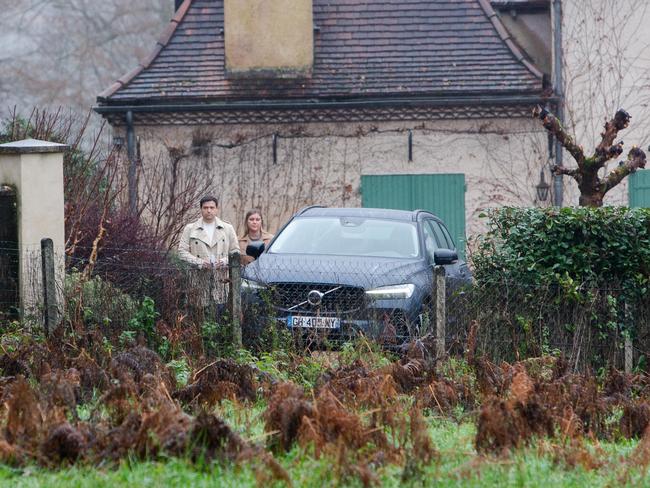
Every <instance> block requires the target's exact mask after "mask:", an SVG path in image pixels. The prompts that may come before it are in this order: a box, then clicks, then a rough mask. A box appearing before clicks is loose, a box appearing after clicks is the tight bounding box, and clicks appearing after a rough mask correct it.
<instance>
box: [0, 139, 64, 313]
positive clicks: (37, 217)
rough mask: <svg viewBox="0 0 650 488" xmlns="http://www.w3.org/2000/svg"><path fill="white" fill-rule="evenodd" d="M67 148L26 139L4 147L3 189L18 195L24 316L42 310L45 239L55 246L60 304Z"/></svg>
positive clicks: (0, 153)
mask: <svg viewBox="0 0 650 488" xmlns="http://www.w3.org/2000/svg"><path fill="white" fill-rule="evenodd" d="M66 149H67V146H66V145H65V144H56V143H53V142H46V141H39V140H36V139H26V140H23V141H17V142H10V143H7V144H0V185H8V186H11V187H12V188H13V189H14V190H15V192H16V204H17V217H18V218H17V220H18V222H17V224H18V232H17V235H18V249H19V277H18V281H19V294H20V307H21V311H22V314H23V316H24V317H29V316H31V315H33V314H36V313H38V312H40V311H41V310H42V307H41V306H42V302H43V299H42V297H43V283H42V276H41V274H42V273H41V252H40V249H41V244H40V243H41V239H43V238H45V237H49V238H51V239H52V241H53V243H54V252H55V274H56V281H57V283H58V286H57V303H58V305H59V306H58V308H59V310H62V307H61V305H62V292H63V287H62V283H63V278H64V265H65V260H64V245H65V224H64V203H63V152H64V151H65V150H66Z"/></svg>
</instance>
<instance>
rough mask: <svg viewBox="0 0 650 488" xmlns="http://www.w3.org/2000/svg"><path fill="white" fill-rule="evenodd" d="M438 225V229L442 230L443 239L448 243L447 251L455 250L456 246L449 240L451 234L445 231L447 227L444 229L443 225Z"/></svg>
mask: <svg viewBox="0 0 650 488" xmlns="http://www.w3.org/2000/svg"><path fill="white" fill-rule="evenodd" d="M438 225H440V228H441V229H442V233H443V234H444V235H445V238H446V239H447V242H448V243H449V249H456V245H455V244H454V240H453V239H452V238H451V234H450V233H449V231H448V230H447V227H445V225H444V224H438Z"/></svg>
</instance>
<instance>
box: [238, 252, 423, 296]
mask: <svg viewBox="0 0 650 488" xmlns="http://www.w3.org/2000/svg"><path fill="white" fill-rule="evenodd" d="M427 266H428V265H427V263H426V262H425V261H424V260H422V259H393V258H379V257H365V256H311V255H304V254H272V253H263V254H262V255H261V256H260V257H259V258H258V259H257V260H256V261H254V262H253V263H251V264H249V265H248V266H246V268H245V269H244V272H243V277H244V278H246V279H249V280H254V281H258V282H262V283H327V284H340V285H350V286H361V287H363V288H365V289H371V288H375V287H378V286H385V285H394V284H399V283H408V282H409V280H410V279H411V277H412V276H413V275H414V274H415V273H418V272H421V271H423V270H424V269H425V268H426V267H427Z"/></svg>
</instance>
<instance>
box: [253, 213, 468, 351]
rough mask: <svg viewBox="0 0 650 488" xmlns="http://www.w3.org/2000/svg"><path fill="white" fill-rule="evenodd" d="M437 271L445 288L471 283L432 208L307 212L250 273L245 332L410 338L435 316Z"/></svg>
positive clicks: (297, 216) (282, 233) (297, 217)
mask: <svg viewBox="0 0 650 488" xmlns="http://www.w3.org/2000/svg"><path fill="white" fill-rule="evenodd" d="M251 252H254V250H253V249H250V250H249V253H251ZM435 265H442V266H444V268H445V274H446V281H447V290H448V292H453V290H457V289H458V288H459V287H461V286H463V285H466V284H468V283H470V282H471V274H470V272H469V270H468V268H467V265H466V263H465V262H464V261H462V260H460V259H459V258H458V254H457V251H456V247H455V244H454V241H453V239H452V238H451V235H450V233H449V231H448V230H447V227H446V226H445V224H444V223H443V222H442V221H441V220H440V219H439V218H438V217H436V216H435V215H433V214H432V213H430V212H427V211H424V210H415V211H402V210H387V209H370V208H326V207H316V206H314V207H308V208H305V209H303V210H301V211H299V212H298V213H297V214H295V215H294V216H293V217H292V218H291V220H290V221H289V222H287V223H286V224H285V225H284V227H283V228H282V229H281V230H280V231H279V232H278V233H277V235H276V236H275V238H274V239H273V241H272V242H271V243H270V244H269V246H268V248H267V249H264V250H263V252H261V254H259V256H258V258H257V259H256V260H255V261H254V262H253V263H251V264H249V265H248V266H246V267H245V269H244V271H243V275H242V277H243V280H242V301H243V306H244V310H245V320H244V327H248V328H249V332H250V330H251V329H252V331H259V329H260V327H261V326H262V325H261V324H263V323H267V324H268V323H269V322H271V323H275V324H279V325H281V326H282V327H288V328H289V329H292V330H293V331H294V332H304V333H308V332H314V331H317V332H320V333H325V334H326V335H328V336H332V335H333V336H337V337H349V336H352V335H354V334H355V333H357V332H359V331H361V332H363V333H365V334H367V335H370V336H374V337H383V338H385V339H387V340H393V341H396V340H400V339H404V340H406V339H408V338H409V337H412V336H413V335H414V334H417V333H418V332H421V330H422V328H423V326H424V325H425V322H426V321H427V317H428V316H430V310H431V306H432V305H431V304H432V300H431V296H432V291H433V267H434V266H435ZM255 333H257V332H253V335H254V334H255Z"/></svg>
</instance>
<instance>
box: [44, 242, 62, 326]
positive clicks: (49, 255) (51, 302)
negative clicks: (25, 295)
mask: <svg viewBox="0 0 650 488" xmlns="http://www.w3.org/2000/svg"><path fill="white" fill-rule="evenodd" d="M41 263H42V270H43V306H44V317H45V335H46V336H48V337H49V336H50V335H52V333H54V329H55V328H56V326H57V324H58V318H59V317H58V315H59V313H58V309H57V305H56V279H55V276H54V243H53V242H52V239H50V238H49V237H46V238H44V239H41Z"/></svg>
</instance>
